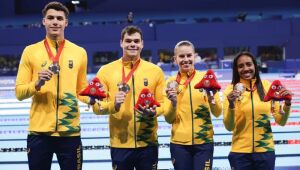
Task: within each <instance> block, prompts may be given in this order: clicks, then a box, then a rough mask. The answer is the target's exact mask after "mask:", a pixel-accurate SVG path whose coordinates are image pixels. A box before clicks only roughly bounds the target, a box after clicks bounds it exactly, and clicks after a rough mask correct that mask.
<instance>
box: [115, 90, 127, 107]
mask: <svg viewBox="0 0 300 170" xmlns="http://www.w3.org/2000/svg"><path fill="white" fill-rule="evenodd" d="M125 98H126V93H125V92H123V91H118V92H117V94H116V96H115V110H116V111H117V112H118V111H119V110H120V107H121V104H122V103H124V101H125Z"/></svg>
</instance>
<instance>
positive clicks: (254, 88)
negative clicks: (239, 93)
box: [246, 85, 257, 92]
mask: <svg viewBox="0 0 300 170" xmlns="http://www.w3.org/2000/svg"><path fill="white" fill-rule="evenodd" d="M256 89H257V87H256V85H254V86H253V87H252V89H251V88H249V87H246V91H249V92H250V91H251V92H254V91H255V90H256Z"/></svg>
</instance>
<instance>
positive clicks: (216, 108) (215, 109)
mask: <svg viewBox="0 0 300 170" xmlns="http://www.w3.org/2000/svg"><path fill="white" fill-rule="evenodd" d="M214 100H215V104H210V105H209V106H210V111H211V113H212V114H213V115H214V116H215V117H219V116H220V115H221V113H222V103H221V100H220V95H219V92H216V94H214Z"/></svg>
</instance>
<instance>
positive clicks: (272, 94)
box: [264, 80, 292, 114]
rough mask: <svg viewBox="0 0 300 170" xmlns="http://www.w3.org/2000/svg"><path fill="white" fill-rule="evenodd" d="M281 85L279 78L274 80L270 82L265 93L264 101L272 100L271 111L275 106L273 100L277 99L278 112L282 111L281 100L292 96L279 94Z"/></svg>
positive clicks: (289, 98)
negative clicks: (278, 104)
mask: <svg viewBox="0 0 300 170" xmlns="http://www.w3.org/2000/svg"><path fill="white" fill-rule="evenodd" d="M283 88H284V87H283V85H282V84H281V82H280V81H279V80H274V81H273V83H272V84H271V86H270V88H269V91H268V93H267V94H266V96H265V98H264V102H268V101H270V100H271V101H272V104H271V111H272V113H274V107H275V101H279V102H281V103H280V113H282V114H283V113H284V111H283V106H282V105H283V104H282V101H284V100H292V96H291V95H285V96H281V95H280V91H281V90H282V89H283Z"/></svg>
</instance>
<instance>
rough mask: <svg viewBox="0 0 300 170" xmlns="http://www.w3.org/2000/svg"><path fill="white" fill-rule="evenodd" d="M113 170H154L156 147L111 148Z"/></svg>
mask: <svg viewBox="0 0 300 170" xmlns="http://www.w3.org/2000/svg"><path fill="white" fill-rule="evenodd" d="M110 153H111V159H112V166H113V170H133V169H134V168H135V169H136V170H156V169H157V161H158V147H157V146H148V147H143V148H111V149H110Z"/></svg>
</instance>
